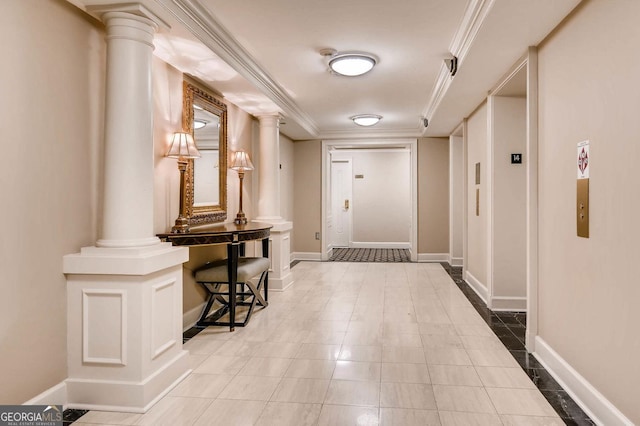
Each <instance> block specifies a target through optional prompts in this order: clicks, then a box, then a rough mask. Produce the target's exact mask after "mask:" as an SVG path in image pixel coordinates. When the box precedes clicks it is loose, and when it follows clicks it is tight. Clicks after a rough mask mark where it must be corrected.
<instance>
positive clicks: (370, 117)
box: [350, 114, 382, 127]
mask: <svg viewBox="0 0 640 426" xmlns="http://www.w3.org/2000/svg"><path fill="white" fill-rule="evenodd" d="M350 118H351V119H352V120H353V122H354V123H356V124H357V125H358V126H364V127H369V126H373V125H374V124H377V123H378V121H380V120H382V116H381V115H375V114H360V115H354V116H353V117H350Z"/></svg>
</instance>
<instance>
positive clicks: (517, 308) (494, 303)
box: [491, 296, 527, 312]
mask: <svg viewBox="0 0 640 426" xmlns="http://www.w3.org/2000/svg"><path fill="white" fill-rule="evenodd" d="M491 310H492V311H510V312H527V298H526V297H500V296H493V297H492V298H491Z"/></svg>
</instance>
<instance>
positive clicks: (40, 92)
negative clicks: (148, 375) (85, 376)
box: [0, 0, 105, 404]
mask: <svg viewBox="0 0 640 426" xmlns="http://www.w3.org/2000/svg"><path fill="white" fill-rule="evenodd" d="M0 28H2V30H3V34H4V39H5V40H4V42H3V47H2V52H3V53H2V61H3V66H2V67H0V93H1V94H2V95H1V96H2V114H0V129H2V139H3V142H2V147H3V148H2V154H3V158H4V162H3V166H2V167H0V182H1V185H0V186H1V188H2V200H3V208H2V209H0V212H1V213H0V215H1V216H0V223H2V224H3V225H4V226H3V235H2V245H1V250H2V251H1V252H0V262H2V264H1V265H0V271H1V272H0V274H1V278H0V348H2V349H0V377H1V378H2V380H1V382H2V384H1V385H0V404H20V403H23V402H25V401H27V400H29V399H31V398H33V397H34V396H36V395H38V394H40V393H42V392H44V391H45V390H47V389H49V388H50V387H51V386H54V385H56V384H58V383H60V381H62V380H64V379H65V378H66V377H67V349H66V342H67V332H66V330H67V318H66V317H67V309H66V297H67V291H66V279H65V276H64V275H63V273H62V257H63V256H64V255H66V254H70V253H77V252H78V251H79V250H80V248H81V247H83V246H89V245H93V243H94V242H95V241H96V239H97V223H98V220H99V217H98V210H99V207H98V204H99V200H98V194H99V192H98V189H99V186H100V185H99V170H100V165H99V164H100V162H99V155H100V152H101V149H102V126H103V124H102V120H103V114H104V113H103V93H104V72H105V71H104V70H105V66H104V60H105V43H104V40H103V39H104V33H103V28H102V25H101V24H99V23H96V22H94V21H92V20H91V19H89V18H88V17H87V16H86V15H85V14H84V13H81V12H80V11H79V10H78V9H76V8H75V7H74V6H72V5H70V4H69V3H67V2H65V1H62V0H54V1H37V2H36V1H10V2H4V3H3V4H2V13H0Z"/></svg>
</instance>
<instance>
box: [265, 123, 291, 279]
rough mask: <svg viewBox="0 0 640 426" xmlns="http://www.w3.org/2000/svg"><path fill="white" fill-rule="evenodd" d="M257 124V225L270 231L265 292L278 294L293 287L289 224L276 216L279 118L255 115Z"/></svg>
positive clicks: (279, 214) (277, 209)
mask: <svg viewBox="0 0 640 426" xmlns="http://www.w3.org/2000/svg"><path fill="white" fill-rule="evenodd" d="M258 120H259V121H260V156H259V168H258V179H259V184H258V217H257V218H256V220H257V221H258V222H267V223H270V224H272V225H273V228H271V236H270V237H269V241H270V243H271V244H270V245H271V248H270V251H269V257H270V258H271V270H270V271H269V289H271V290H276V291H282V290H285V289H286V288H288V287H289V286H291V285H292V284H293V276H292V275H291V268H290V263H291V229H293V223H292V222H289V221H286V220H284V219H283V218H282V216H281V213H280V125H279V122H280V118H279V116H278V115H277V114H270V115H261V116H258Z"/></svg>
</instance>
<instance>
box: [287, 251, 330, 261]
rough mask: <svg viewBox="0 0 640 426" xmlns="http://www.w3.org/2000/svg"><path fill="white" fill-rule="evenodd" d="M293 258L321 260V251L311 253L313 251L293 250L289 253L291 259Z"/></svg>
mask: <svg viewBox="0 0 640 426" xmlns="http://www.w3.org/2000/svg"><path fill="white" fill-rule="evenodd" d="M294 260H313V261H318V262H319V261H321V260H322V254H321V253H313V252H302V251H295V252H292V253H291V261H292V262H293V261H294Z"/></svg>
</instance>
